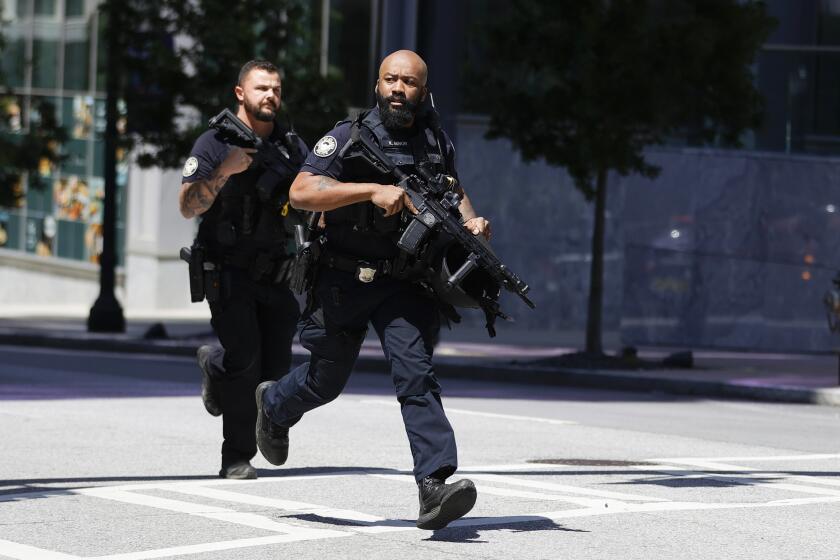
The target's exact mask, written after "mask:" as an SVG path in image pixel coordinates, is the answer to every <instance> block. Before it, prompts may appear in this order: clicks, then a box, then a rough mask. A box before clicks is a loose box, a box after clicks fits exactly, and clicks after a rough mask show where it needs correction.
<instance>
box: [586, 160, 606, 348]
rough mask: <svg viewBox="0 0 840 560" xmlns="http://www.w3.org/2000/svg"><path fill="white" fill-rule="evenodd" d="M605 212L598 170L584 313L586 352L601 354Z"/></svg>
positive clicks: (603, 188) (601, 175)
mask: <svg viewBox="0 0 840 560" xmlns="http://www.w3.org/2000/svg"><path fill="white" fill-rule="evenodd" d="M606 213H607V170H606V169H601V170H599V171H598V178H597V184H596V185H595V228H594V229H593V231H592V266H591V268H590V273H589V305H588V307H587V313H586V352H587V353H588V354H603V353H604V349H603V347H602V345H601V314H602V309H603V304H604V301H603V300H604V229H605V222H606Z"/></svg>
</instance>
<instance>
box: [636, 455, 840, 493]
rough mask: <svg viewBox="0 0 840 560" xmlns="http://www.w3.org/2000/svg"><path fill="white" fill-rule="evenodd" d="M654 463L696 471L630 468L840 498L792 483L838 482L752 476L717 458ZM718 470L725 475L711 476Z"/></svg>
mask: <svg viewBox="0 0 840 560" xmlns="http://www.w3.org/2000/svg"><path fill="white" fill-rule="evenodd" d="M656 461H661V462H666V461H673V462H674V463H679V464H680V465H686V466H689V467H695V468H696V469H700V470H688V469H686V468H685V467H682V466H680V467H676V468H675V467H669V466H667V465H655V466H653V465H646V466H641V465H637V466H634V468H635V469H639V470H641V469H644V470H656V471H658V472H661V473H663V474H669V475H672V476H675V477H681V478H705V479H709V480H717V481H721V482H727V483H730V484H740V485H747V486H762V487H765V488H773V489H775V490H787V491H789V492H799V493H803V494H816V495H818V496H837V497H840V490H834V489H832V488H824V487H817V486H807V485H803V484H796V482H808V483H810V484H825V485H826V486H838V485H840V482H838V481H834V480H830V479H823V478H819V477H816V476H803V475H791V474H789V473H783V472H776V471H763V470H760V471H759V472H757V473H756V472H754V471H755V470H756V469H755V468H754V467H747V466H743V465H732V464H729V463H722V462H720V461H719V460H717V459H714V460H706V459H656ZM721 471H722V472H725V473H726V474H725V475H724V474H715V473H720V472H721ZM740 473H743V474H740ZM769 477H772V478H774V479H775V480H768V478H769Z"/></svg>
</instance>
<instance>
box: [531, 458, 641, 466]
mask: <svg viewBox="0 0 840 560" xmlns="http://www.w3.org/2000/svg"><path fill="white" fill-rule="evenodd" d="M527 462H528V463H536V464H543V465H570V466H576V467H637V466H644V465H650V463H646V462H644V461H614V460H611V459H531V460H529V461H527Z"/></svg>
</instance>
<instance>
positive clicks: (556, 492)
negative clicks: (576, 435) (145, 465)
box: [0, 454, 840, 560]
mask: <svg viewBox="0 0 840 560" xmlns="http://www.w3.org/2000/svg"><path fill="white" fill-rule="evenodd" d="M793 457H796V458H797V459H794V458H793ZM803 457H805V458H812V459H816V458H820V459H826V458H827V459H831V458H836V457H840V455H827V454H823V455H808V456H781V457H779V458H778V460H799V459H801V458H803ZM722 459H723V458H706V459H700V458H698V459H691V458H689V459H681V458H672V459H656V461H660V462H662V463H669V462H670V463H676V464H671V465H669V464H657V465H637V466H634V467H633V468H634V469H635V470H640V469H642V470H656V471H658V472H662V473H663V474H671V475H674V476H680V477H688V478H710V479H723V480H727V481H731V482H733V483H742V484H751V485H758V486H768V487H772V488H773V489H776V490H788V491H794V492H802V493H810V494H816V496H814V497H808V498H795V499H783V500H773V501H769V502H751V503H740V502H732V503H700V502H672V501H668V500H666V499H663V498H654V497H649V496H641V495H638V494H626V493H619V492H610V491H604V490H596V489H590V488H584V487H578V486H570V485H563V484H554V483H550V482H544V481H540V480H526V479H520V478H517V477H514V476H506V475H498V474H490V473H487V472H486V471H497V472H511V473H514V474H515V473H516V472H517V471H522V470H532V469H534V468H535V467H536V468H540V469H541V470H544V469H545V470H548V469H553V470H556V471H557V472H558V473H562V472H563V469H564V468H568V466H567V465H534V464H513V465H485V466H475V467H466V468H464V469H462V471H460V472H459V474H464V473H465V472H469V476H470V478H474V479H476V480H478V481H480V482H479V493H480V494H487V495H495V496H507V497H514V498H522V499H530V500H545V501H566V502H569V503H573V504H576V505H580V506H583V507H581V508H577V509H565V510H559V511H548V512H544V513H537V514H528V515H513V516H501V517H467V518H464V519H460V520H458V521H456V522H454V523H452V524H451V525H450V526H451V527H483V526H496V525H499V526H505V525H511V524H517V523H539V522H548V521H553V522H557V521H561V520H563V519H571V518H581V517H591V516H599V515H610V514H619V513H642V512H646V513H658V512H662V513H665V512H670V511H691V510H694V511H701V510H727V509H747V508H753V509H754V508H770V507H790V506H802V505H811V504H824V503H839V502H840V490H834V489H830V488H816V487H811V486H805V485H801V484H791V483H790V482H789V480H790V479H791V478H793V477H791V475H786V474H785V473H766V472H763V471H762V472H761V473H759V474H760V476H761V477H763V478H762V479H760V480H756V479H755V478H752V476H751V473H750V472H749V471H751V470H754V469H751V468H749V467H745V466H743V465H731V464H728V463H724V462H722ZM726 459H727V460H741V461H746V460H752V459H753V458H749V457H748V458H726ZM755 459H759V460H766V459H768V458H766V457H758V458H755ZM697 468H699V469H704V468H707V469H709V471H703V470H694V469H697ZM631 470H632V469H631ZM720 470H724V471H729V472H731V473H732V474H716V471H720ZM481 471H485V472H481ZM768 474H769V475H772V476H775V475H776V474H778V475H779V476H780V479H779V480H777V481H767V480H766V476H767V475H768ZM359 475H367V476H371V477H374V478H381V479H388V480H399V481H402V482H411V483H412V484H413V483H414V478H413V476H412V475H411V474H408V473H406V474H386V473H383V472H382V471H379V470H363V469H359V470H354V469H348V470H346V471H340V472H332V473H329V474H325V475H304V476H290V477H270V478H262V479H259V480H253V481H229V480H196V481H187V482H175V483H172V482H164V483H154V484H138V485H121V486H112V487H102V486H100V487H92V488H84V489H58V488H57V489H50V490H45V491H43V492H30V493H21V494H19V495H18V496H21V497H28V498H33V497H36V496H38V495H44V496H46V497H49V496H51V495H55V494H56V493H61V494H81V495H84V496H90V497H97V498H104V499H109V500H116V501H119V502H123V503H131V504H135V505H141V506H148V507H154V508H158V509H164V510H167V511H174V512H178V513H184V514H187V515H194V516H198V517H204V518H208V519H214V520H218V521H225V522H229V523H235V524H239V525H244V526H248V527H253V528H256V529H261V530H269V531H274V532H279V533H281V534H279V535H273V536H268V537H257V538H244V539H235V540H228V541H220V542H211V543H204V544H196V545H187V546H175V547H169V548H161V549H154V550H145V551H136V552H129V553H122V554H113V555H108V556H99V557H95V558H86V559H84V560H146V559H153V558H167V557H171V556H180V555H186V554H197V553H204V552H217V551H223V550H235V549H240V548H247V547H257V546H268V545H272V544H280V543H286V542H295V541H303V540H315V539H322V538H336V537H347V536H352V535H354V534H358V533H365V534H371V533H374V534H375V533H388V532H394V531H419V529H417V528H416V527H415V526H414V523H413V521H408V520H401V519H383V518H381V517H377V516H374V515H370V514H367V513H363V512H358V511H352V510H344V509H338V508H332V507H329V506H324V505H318V504H310V503H306V502H299V501H293V500H283V499H275V498H267V497H261V496H254V495H250V494H243V493H239V492H236V491H234V490H233V489H235V488H236V486H237V485H242V484H266V483H276V484H282V483H283V482H292V481H298V482H299V481H306V480H312V479H320V478H333V477H338V476H359ZM797 478H802V479H808V480H810V479H811V478H812V477H797ZM483 482H490V483H495V484H494V485H492V486H490V485H487V484H483ZM219 486H222V487H226V488H229V489H230V490H228V489H222V488H218V487H219ZM510 486H514V487H524V488H531V489H534V490H542V491H543V492H536V491H525V490H518V489H515V488H513V489H512V488H509V487H510ZM141 490H163V491H169V492H175V493H181V494H187V495H192V496H198V497H204V498H209V499H213V500H220V501H227V502H234V503H240V504H247V505H252V506H261V507H270V508H275V509H281V510H286V511H294V512H299V513H305V514H312V515H318V516H321V517H325V518H336V519H342V520H348V521H353V522H355V523H358V524H359V526H346V527H345V526H342V527H341V529H342V530H332V529H313V528H310V527H309V526H302V525H296V524H291V523H279V522H276V521H273V520H272V519H269V518H268V517H265V516H261V515H258V514H255V513H246V512H238V511H235V510H231V509H226V508H220V507H215V506H211V505H207V504H202V503H194V502H183V501H179V500H172V499H169V498H161V497H158V496H150V495H147V494H138V493H137V492H138V491H141ZM568 494H573V495H572V496H569V495H568ZM10 498H11V496H3V497H2V498H0V501H8V500H9V499H10ZM634 501H635V502H641V503H628V502H634ZM0 555H2V556H7V557H11V558H14V559H16V560H82V559H81V557H79V556H74V555H69V554H63V553H60V552H53V551H49V550H44V549H39V548H36V547H32V546H28V545H23V544H18V543H14V542H11V541H4V540H0Z"/></svg>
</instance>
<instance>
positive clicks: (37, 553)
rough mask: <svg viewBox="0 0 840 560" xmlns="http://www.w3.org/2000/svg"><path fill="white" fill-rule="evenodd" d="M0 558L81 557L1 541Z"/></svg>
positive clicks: (63, 559) (52, 559) (54, 559)
mask: <svg viewBox="0 0 840 560" xmlns="http://www.w3.org/2000/svg"><path fill="white" fill-rule="evenodd" d="M0 556H3V557H6V558H15V560H79V558H80V557H79V556H73V555H72V554H62V553H60V552H53V551H52V550H44V549H43V548H36V547H34V546H29V545H25V544H19V543H16V542H12V541H6V540H3V539H0Z"/></svg>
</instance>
